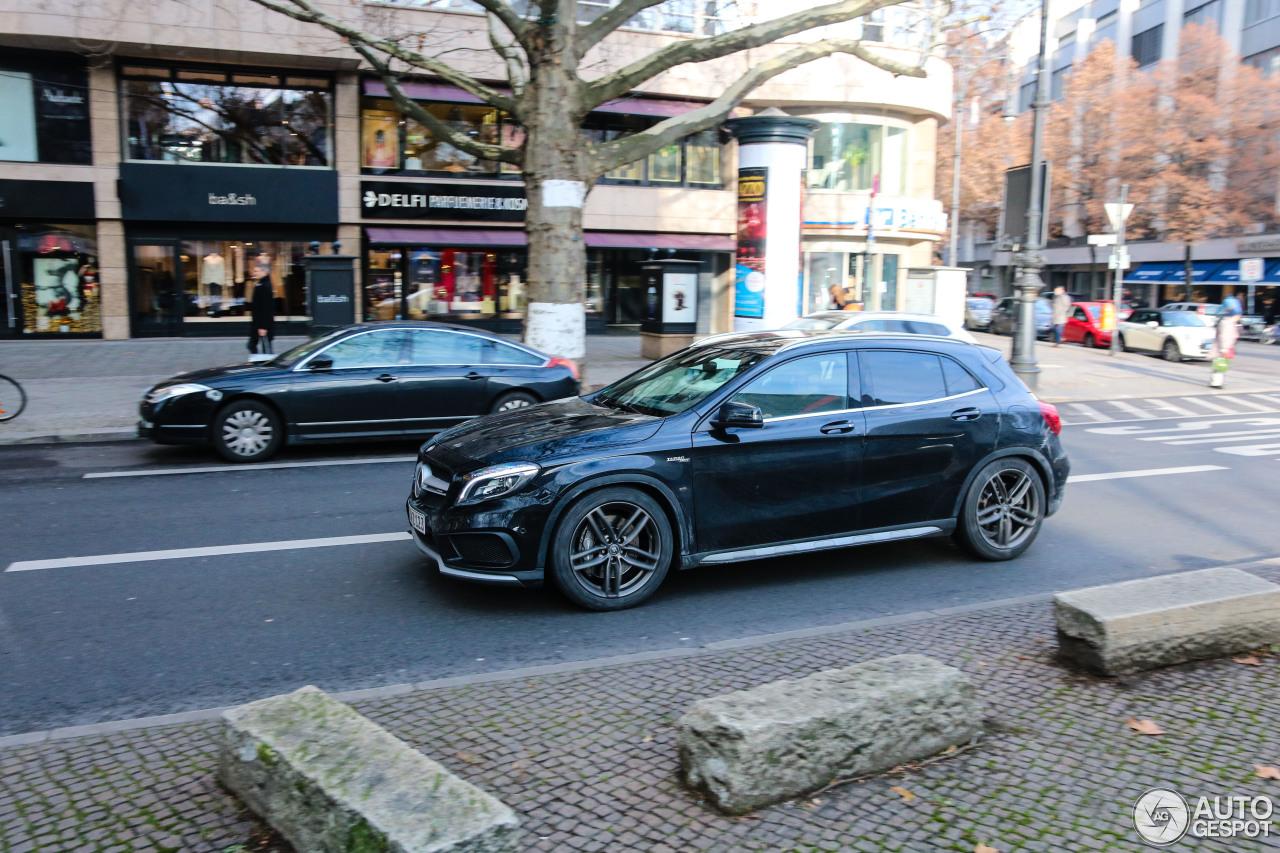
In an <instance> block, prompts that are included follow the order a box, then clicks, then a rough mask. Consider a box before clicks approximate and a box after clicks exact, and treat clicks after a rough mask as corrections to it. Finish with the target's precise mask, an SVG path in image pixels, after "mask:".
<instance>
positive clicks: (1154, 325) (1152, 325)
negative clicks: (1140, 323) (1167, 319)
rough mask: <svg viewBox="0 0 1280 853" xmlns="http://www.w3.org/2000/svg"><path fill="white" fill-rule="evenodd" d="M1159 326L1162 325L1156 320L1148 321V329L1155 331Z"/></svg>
mask: <svg viewBox="0 0 1280 853" xmlns="http://www.w3.org/2000/svg"><path fill="white" fill-rule="evenodd" d="M1159 326H1160V324H1159V323H1157V322H1156V321H1155V320H1148V321H1147V328H1148V329H1155V328H1158V327H1159Z"/></svg>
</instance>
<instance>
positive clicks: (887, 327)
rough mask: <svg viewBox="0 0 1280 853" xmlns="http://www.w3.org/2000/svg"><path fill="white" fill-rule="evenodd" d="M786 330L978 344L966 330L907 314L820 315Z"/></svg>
mask: <svg viewBox="0 0 1280 853" xmlns="http://www.w3.org/2000/svg"><path fill="white" fill-rule="evenodd" d="M782 328H784V329H845V330H848V331H852V332H899V333H906V334H909V335H938V336H939V337H943V338H955V339H956V340H961V341H967V342H968V343H971V344H976V343H977V342H978V341H977V339H976V338H974V336H973V335H971V334H969V333H968V332H966V331H965V330H964V329H962V328H959V327H956V326H952V325H950V324H948V323H947V321H945V320H943V319H942V318H941V317H938V316H936V315H934V314H911V313H908V312H906V311H818V312H817V313H814V314H806V315H804V316H803V317H799V318H797V319H795V320H792V321H791V322H790V323H788V324H787V325H785V326H783V327H782Z"/></svg>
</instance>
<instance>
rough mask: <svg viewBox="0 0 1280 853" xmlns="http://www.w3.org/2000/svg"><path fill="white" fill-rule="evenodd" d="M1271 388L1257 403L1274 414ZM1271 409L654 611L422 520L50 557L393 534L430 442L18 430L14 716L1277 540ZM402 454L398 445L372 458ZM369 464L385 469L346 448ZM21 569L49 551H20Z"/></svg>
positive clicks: (644, 646)
mask: <svg viewBox="0 0 1280 853" xmlns="http://www.w3.org/2000/svg"><path fill="white" fill-rule="evenodd" d="M1263 357H1266V356H1263ZM1216 399H1218V400H1219V402H1221V400H1222V398H1216ZM1264 403H1265V400H1264ZM1266 408H1267V407H1266V405H1261V406H1260V405H1259V404H1258V402H1257V399H1256V398H1255V401H1254V404H1253V409H1254V410H1257V409H1264V410H1265V409H1266ZM1274 412H1275V413H1274V414H1272V413H1270V412H1268V411H1259V412H1256V413H1253V414H1233V415H1225V414H1224V415H1212V414H1210V415H1204V416H1200V417H1192V418H1186V417H1181V418H1180V417H1176V416H1175V417H1170V418H1157V417H1156V416H1154V415H1151V414H1149V413H1148V414H1145V415H1144V417H1142V418H1134V419H1133V420H1129V421H1117V422H1103V423H1094V424H1080V425H1072V426H1068V427H1067V428H1066V429H1065V432H1064V436H1065V441H1066V444H1067V447H1068V450H1069V452H1070V454H1071V458H1072V462H1073V466H1074V470H1073V475H1087V474H1106V473H1115V472H1132V471H1138V470H1149V469H1167V468H1186V467H1192V468H1201V467H1205V466H1214V467H1213V468H1212V469H1210V470H1198V471H1192V472H1182V473H1165V474H1160V475H1154V476H1143V477H1124V478H1118V479H1092V480H1083V481H1079V482H1074V483H1072V484H1071V485H1070V486H1069V487H1068V491H1067V498H1066V503H1065V505H1064V507H1063V509H1062V510H1061V512H1060V513H1059V514H1058V515H1057V516H1055V517H1054V518H1052V519H1050V520H1049V521H1048V522H1047V523H1046V525H1045V527H1044V529H1043V531H1042V533H1041V535H1040V538H1039V540H1038V541H1037V542H1036V543H1035V544H1034V545H1033V547H1032V549H1031V550H1030V551H1029V552H1028V553H1027V554H1025V555H1024V556H1023V557H1022V558H1021V559H1019V560H1016V561H1013V562H1010V563H1001V564H988V563H980V562H977V561H974V560H972V559H969V558H968V557H966V556H964V555H962V554H961V553H960V552H959V551H958V550H956V549H955V548H954V547H953V546H952V545H951V544H950V542H949V541H948V540H945V539H935V540H922V541H916V542H907V543H897V544H891V545H884V546H872V547H865V548H862V549H855V550H847V551H837V552H827V553H825V554H819V555H811V556H807V557H803V558H800V557H795V558H786V559H777V560H771V561H761V562H756V563H747V564H738V565H731V566H722V567H716V568H703V569H699V570H695V571H692V572H686V573H682V574H680V575H678V576H675V577H673V578H672V579H671V580H670V581H669V582H668V584H667V585H666V586H664V588H663V589H662V590H660V592H659V594H658V595H657V596H656V597H655V598H654V599H652V600H651V601H650V602H649V603H647V604H646V605H644V606H642V607H640V608H637V609H633V610H629V611H624V612H621V613H612V614H597V613H588V612H585V611H581V610H578V609H576V608H575V607H573V606H571V605H569V604H568V603H567V602H565V601H563V600H562V599H560V598H559V597H558V596H556V595H555V594H554V592H550V591H542V590H538V591H528V590H508V589H500V588H487V587H475V586H469V585H466V584H462V583H459V582H455V581H452V580H449V579H446V578H442V577H440V576H439V575H438V573H436V572H435V571H434V570H433V569H432V568H431V567H429V566H428V565H427V564H426V562H425V561H424V559H423V558H422V557H420V556H419V554H418V552H417V551H416V550H415V549H414V547H413V546H412V544H411V543H410V542H408V541H405V540H403V539H393V540H390V541H379V542H370V543H365V544H348V545H337V546H331V547H308V548H292V549H287V550H274V551H261V550H250V551H249V552H247V553H218V554H215V555H206V556H185V557H182V556H178V557H176V558H169V559H155V558H154V557H156V556H161V555H152V558H146V559H136V558H130V559H128V560H127V561H123V562H114V563H101V562H99V563H98V564H94V565H80V566H76V565H69V566H68V565H60V564H56V563H55V564H54V565H53V566H51V567H46V568H40V567H39V566H40V565H42V564H40V563H36V564H35V565H34V566H33V565H32V564H31V563H30V562H29V561H48V560H55V561H56V560H60V559H61V558H68V557H87V556H95V555H112V554H122V553H126V554H127V553H131V552H141V551H156V550H165V549H186V548H200V547H212V546H226V545H237V544H245V543H267V542H280V541H286V540H304V539H313V538H330V537H341V536H361V535H368V534H387V533H390V534H395V533H397V532H400V531H403V530H404V517H403V509H402V507H403V500H404V497H405V494H406V491H407V488H408V480H409V475H410V471H411V467H412V463H411V462H409V461H405V460H404V457H406V456H411V455H412V453H413V449H414V448H413V447H411V446H409V447H405V446H399V447H396V446H393V447H380V448H376V449H375V450H373V451H370V452H369V453H368V454H367V455H362V454H361V453H360V452H359V451H353V450H352V449H351V448H350V447H346V448H344V447H334V448H328V449H317V450H307V451H305V452H304V451H290V452H288V453H287V454H286V455H285V456H284V458H283V459H282V460H281V461H285V462H312V463H321V464H318V465H312V466H307V467H289V468H267V469H260V470H248V469H245V468H243V467H241V468H237V469H235V470H218V471H211V472H204V473H173V474H166V475H162V476H127V477H94V478H86V477H85V475H86V474H104V473H126V474H138V473H144V472H155V471H158V470H162V469H174V468H188V467H221V465H220V462H219V461H218V460H217V459H216V457H214V456H213V455H212V454H209V453H205V452H202V451H199V450H189V449H176V448H156V447H151V446H149V445H145V444H142V443H126V444H114V445H63V446H40V447H31V446H27V447H4V448H0V494H3V495H4V500H3V507H4V511H3V513H0V568H5V567H7V568H8V569H9V570H8V571H3V572H2V573H0V685H3V686H4V689H3V690H2V691H0V734H13V733H19V732H24V731H32V730H38V729H45V728H50V727H56V726H64V725H76V724H82V723H90V722H99V721H106V720H114V719H121V718H127V717H135V716H143V715H151V714H163V713H172V712H176V711H181V710H191V709H198V708H207V707H214V706H220V705H227V704H234V703H238V702H242V701H247V700H251V699H254V698H260V697H262V696H266V695H270V694H274V693H278V692H283V691H287V690H291V689H294V688H296V687H298V686H300V685H303V684H317V685H319V686H321V687H322V688H325V689H327V690H335V691H337V690H352V689H359V688H364V687H374V686H379V685H385V684H394V683H400V682H406V681H416V680H424V679H430V678H437V677H444V676H451V675H460V674H465V673H476V672H488V671H494V670H501V669H508V668H513V667H519V666H526V665H535V664H543V663H555V662H561V661H567V660H577V659H586V658H595V657H601V656H608V655H616V654H626V653H632V652H639V651H646V650H654V649H665V648H673V647H682V646H697V645H701V644H704V643H708V642H713V641H717V640H725V639H731V638H735V637H741V636H750V635H755V634H761V633H770V632H778V631H788V630H794V629H798V628H808V627H813V626H820V625H828V624H835V623H840V622H847V621H851V620H857V619H864V618H871V617H875V616H882V615H889V614H896V613H905V612H911V611H917V610H922V609H936V608H944V607H954V606H959V605H965V604H975V603H979V602H983V601H989V600H992V599H1000V598H1008V597H1014V596H1022V595H1028V594H1033V593H1046V592H1052V591H1056V590H1063V589H1070V588H1074V587H1079V586H1085V585H1090V584H1097V583H1105V582H1109V581H1115V580H1121V579H1126V578H1133V577H1139V576H1144V575H1148V574H1152V573H1158V572H1167V571H1173V570H1182V569H1195V568H1202V567H1207V566H1214V565H1221V564H1224V563H1233V562H1238V561H1245V560H1252V559H1258V558H1263V557H1271V556H1276V555H1278V554H1280V535H1277V533H1276V531H1277V529H1280V526H1278V525H1277V524H1276V520H1277V518H1276V516H1277V509H1276V507H1278V506H1280V477H1277V474H1278V473H1280V467H1277V466H1278V465H1280V400H1277V401H1276V403H1275V404H1274ZM1162 430H1163V431H1162ZM1228 451H1234V452H1228ZM1242 454H1245V455H1242ZM385 457H391V458H393V459H396V460H397V461H371V460H378V459H383V458H385ZM350 459H362V460H364V461H365V462H367V463H368V464H342V465H338V464H327V463H334V462H338V461H344V460H350ZM169 556H170V557H172V556H173V555H169ZM23 563H25V568H28V569H30V570H23V571H15V570H14V569H18V568H24V566H23V565H22V564H23ZM15 564H18V565H15Z"/></svg>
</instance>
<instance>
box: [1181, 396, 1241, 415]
mask: <svg viewBox="0 0 1280 853" xmlns="http://www.w3.org/2000/svg"><path fill="white" fill-rule="evenodd" d="M1228 399H1230V398H1228ZM1178 402H1180V403H1187V404H1191V403H1194V404H1196V405H1198V406H1204V407H1205V408H1206V409H1208V410H1209V411H1211V412H1217V413H1218V414H1220V415H1238V414H1240V413H1239V412H1237V411H1236V410H1235V409H1228V408H1227V407H1226V406H1219V405H1218V404H1217V403H1211V402H1209V401H1208V400H1205V399H1203V398H1202V397H1179V398H1178Z"/></svg>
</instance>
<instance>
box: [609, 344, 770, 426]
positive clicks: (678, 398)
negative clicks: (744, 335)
mask: <svg viewBox="0 0 1280 853" xmlns="http://www.w3.org/2000/svg"><path fill="white" fill-rule="evenodd" d="M771 354H772V350H769V349H739V348H732V347H717V346H710V347H697V348H695V349H691V350H685V351H683V352H678V353H676V354H675V355H671V356H668V357H667V358H664V359H663V360H662V361H658V362H654V363H653V364H651V365H649V366H648V367H645V368H643V369H641V370H638V371H636V372H635V373H633V374H631V375H630V376H627V377H625V378H623V379H619V380H618V381H617V382H615V383H613V384H612V385H610V386H609V387H607V388H605V389H604V390H603V391H601V392H600V393H599V394H597V395H596V397H595V402H596V403H597V404H598V405H601V406H608V407H609V408H611V409H622V410H624V411H628V412H637V413H639V414H642V415H654V416H655V417H659V418H665V417H668V416H669V415H675V414H679V413H680V412H683V411H684V410H685V409H688V408H691V407H693V406H696V405H698V404H699V403H701V402H702V401H703V400H705V399H707V397H709V396H711V395H712V394H714V393H715V392H716V391H718V390H719V389H720V388H721V387H722V386H723V385H725V383H727V382H730V381H732V380H733V379H734V378H735V377H737V376H740V375H741V374H743V373H744V372H746V371H747V370H749V369H750V368H751V367H752V365H754V364H757V363H759V362H760V361H762V360H764V359H766V358H768V357H769V356H770V355H771Z"/></svg>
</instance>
